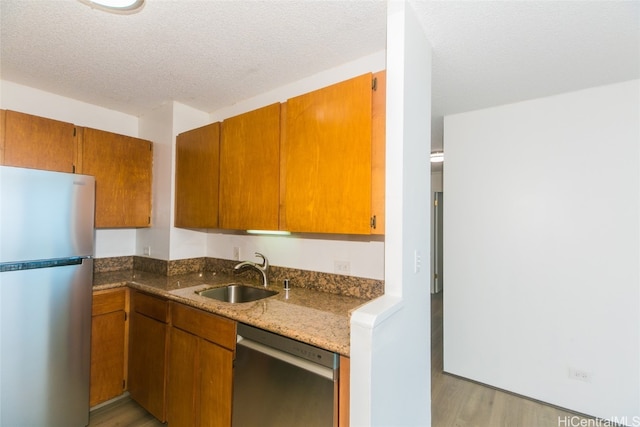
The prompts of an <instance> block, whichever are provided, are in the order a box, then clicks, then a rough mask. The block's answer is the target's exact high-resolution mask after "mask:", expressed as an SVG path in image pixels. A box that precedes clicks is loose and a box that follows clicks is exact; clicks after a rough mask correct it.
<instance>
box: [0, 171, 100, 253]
mask: <svg viewBox="0 0 640 427" xmlns="http://www.w3.org/2000/svg"><path fill="white" fill-rule="evenodd" d="M94 196H95V181H94V178H93V177H91V176H86V175H76V174H67V173H60V172H48V171H39V170H34V169H24V168H14V167H8V166H0V237H1V238H2V239H1V241H0V263H3V262H14V261H26V260H41V259H51V258H67V257H73V256H92V255H93V218H94Z"/></svg>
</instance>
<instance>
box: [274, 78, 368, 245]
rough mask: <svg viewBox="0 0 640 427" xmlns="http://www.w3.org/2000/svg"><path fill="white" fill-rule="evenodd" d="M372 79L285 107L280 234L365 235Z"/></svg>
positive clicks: (344, 84)
mask: <svg viewBox="0 0 640 427" xmlns="http://www.w3.org/2000/svg"><path fill="white" fill-rule="evenodd" d="M371 92H372V91H371V74H366V75H363V76H360V77H356V78H354V79H351V80H347V81H344V82H341V83H338V84H335V85H332V86H329V87H326V88H323V89H320V90H317V91H314V92H311V93H308V94H305V95H301V96H298V97H296V98H292V99H289V100H288V101H287V103H286V108H285V110H286V113H285V114H284V124H283V128H284V136H283V139H282V145H281V170H280V173H281V181H280V183H281V199H280V203H281V205H280V228H281V229H283V230H288V231H300V232H317V233H337V234H341V233H346V234H369V233H370V216H371V96H372V95H371Z"/></svg>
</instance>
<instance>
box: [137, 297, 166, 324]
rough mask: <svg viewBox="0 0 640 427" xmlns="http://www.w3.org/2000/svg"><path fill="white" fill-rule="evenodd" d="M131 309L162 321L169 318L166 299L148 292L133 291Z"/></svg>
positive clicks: (164, 321)
mask: <svg viewBox="0 0 640 427" xmlns="http://www.w3.org/2000/svg"><path fill="white" fill-rule="evenodd" d="M131 309H132V310H134V311H136V312H137V313H140V314H144V315H145V316H148V317H151V318H152V319H155V320H158V321H160V322H163V323H167V322H168V320H169V303H168V301H166V300H164V299H162V298H158V297H154V296H151V295H149V294H145V293H142V292H133V294H132V296H131Z"/></svg>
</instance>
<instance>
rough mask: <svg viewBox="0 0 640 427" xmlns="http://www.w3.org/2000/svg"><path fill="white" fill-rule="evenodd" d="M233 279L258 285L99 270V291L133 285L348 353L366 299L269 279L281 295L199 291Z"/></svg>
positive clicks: (207, 276)
mask: <svg viewBox="0 0 640 427" xmlns="http://www.w3.org/2000/svg"><path fill="white" fill-rule="evenodd" d="M229 283H243V284H246V285H251V286H256V287H260V286H259V285H258V284H256V283H253V282H251V281H247V280H246V279H242V278H239V277H237V276H234V275H226V274H216V273H192V274H184V275H176V276H163V275H159V274H153V273H148V272H144V271H135V270H133V271H116V272H107V273H96V274H95V275H94V285H93V289H94V291H97V290H103V289H110V288H115V287H120V286H129V287H130V288H132V289H138V290H141V291H145V292H148V293H150V294H155V295H158V296H161V297H164V298H167V299H169V300H172V301H177V302H181V303H184V304H187V305H190V306H192V307H196V308H199V309H202V310H205V311H208V312H210V313H214V314H218V315H220V316H224V317H227V318H229V319H232V320H236V321H238V322H241V323H246V324H248V325H252V326H256V327H258V328H262V329H265V330H268V331H271V332H275V333H277V334H280V335H284V336H287V337H290V338H293V339H296V340H299V341H302V342H306V343H308V344H312V345H315V346H317V347H321V348H324V349H326V350H329V351H333V352H336V353H340V354H342V355H344V356H349V343H350V330H349V316H350V314H351V312H352V311H353V310H354V309H355V308H357V307H359V306H360V305H362V304H364V303H366V302H367V300H366V299H361V298H356V297H351V296H343V295H336V294H331V293H327V292H319V291H315V290H310V289H304V288H296V287H293V286H292V289H291V290H290V291H289V292H286V291H284V289H283V288H282V285H281V284H278V283H270V284H269V289H272V290H275V291H278V294H277V295H274V296H272V297H268V298H264V299H261V300H258V301H253V302H247V303H240V304H231V303H225V302H222V301H217V300H215V299H211V298H206V297H203V296H200V295H197V294H196V292H197V291H201V290H203V289H209V288H212V287H217V286H223V285H225V284H229Z"/></svg>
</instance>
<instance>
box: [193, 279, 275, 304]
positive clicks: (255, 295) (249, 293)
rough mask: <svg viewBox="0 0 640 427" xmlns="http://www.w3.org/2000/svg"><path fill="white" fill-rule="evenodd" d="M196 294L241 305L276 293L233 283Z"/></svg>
mask: <svg viewBox="0 0 640 427" xmlns="http://www.w3.org/2000/svg"><path fill="white" fill-rule="evenodd" d="M196 293H197V294H198V295H201V296H203V297H207V298H213V299H216V300H218V301H223V302H230V303H241V302H251V301H257V300H260V299H263V298H267V297H270V296H272V295H275V294H277V293H278V292H277V291H272V290H269V289H264V288H254V287H253V286H246V285H240V284H237V283H234V284H231V285H227V286H222V287H219V288H212V289H205V290H204V291H198V292H196Z"/></svg>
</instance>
